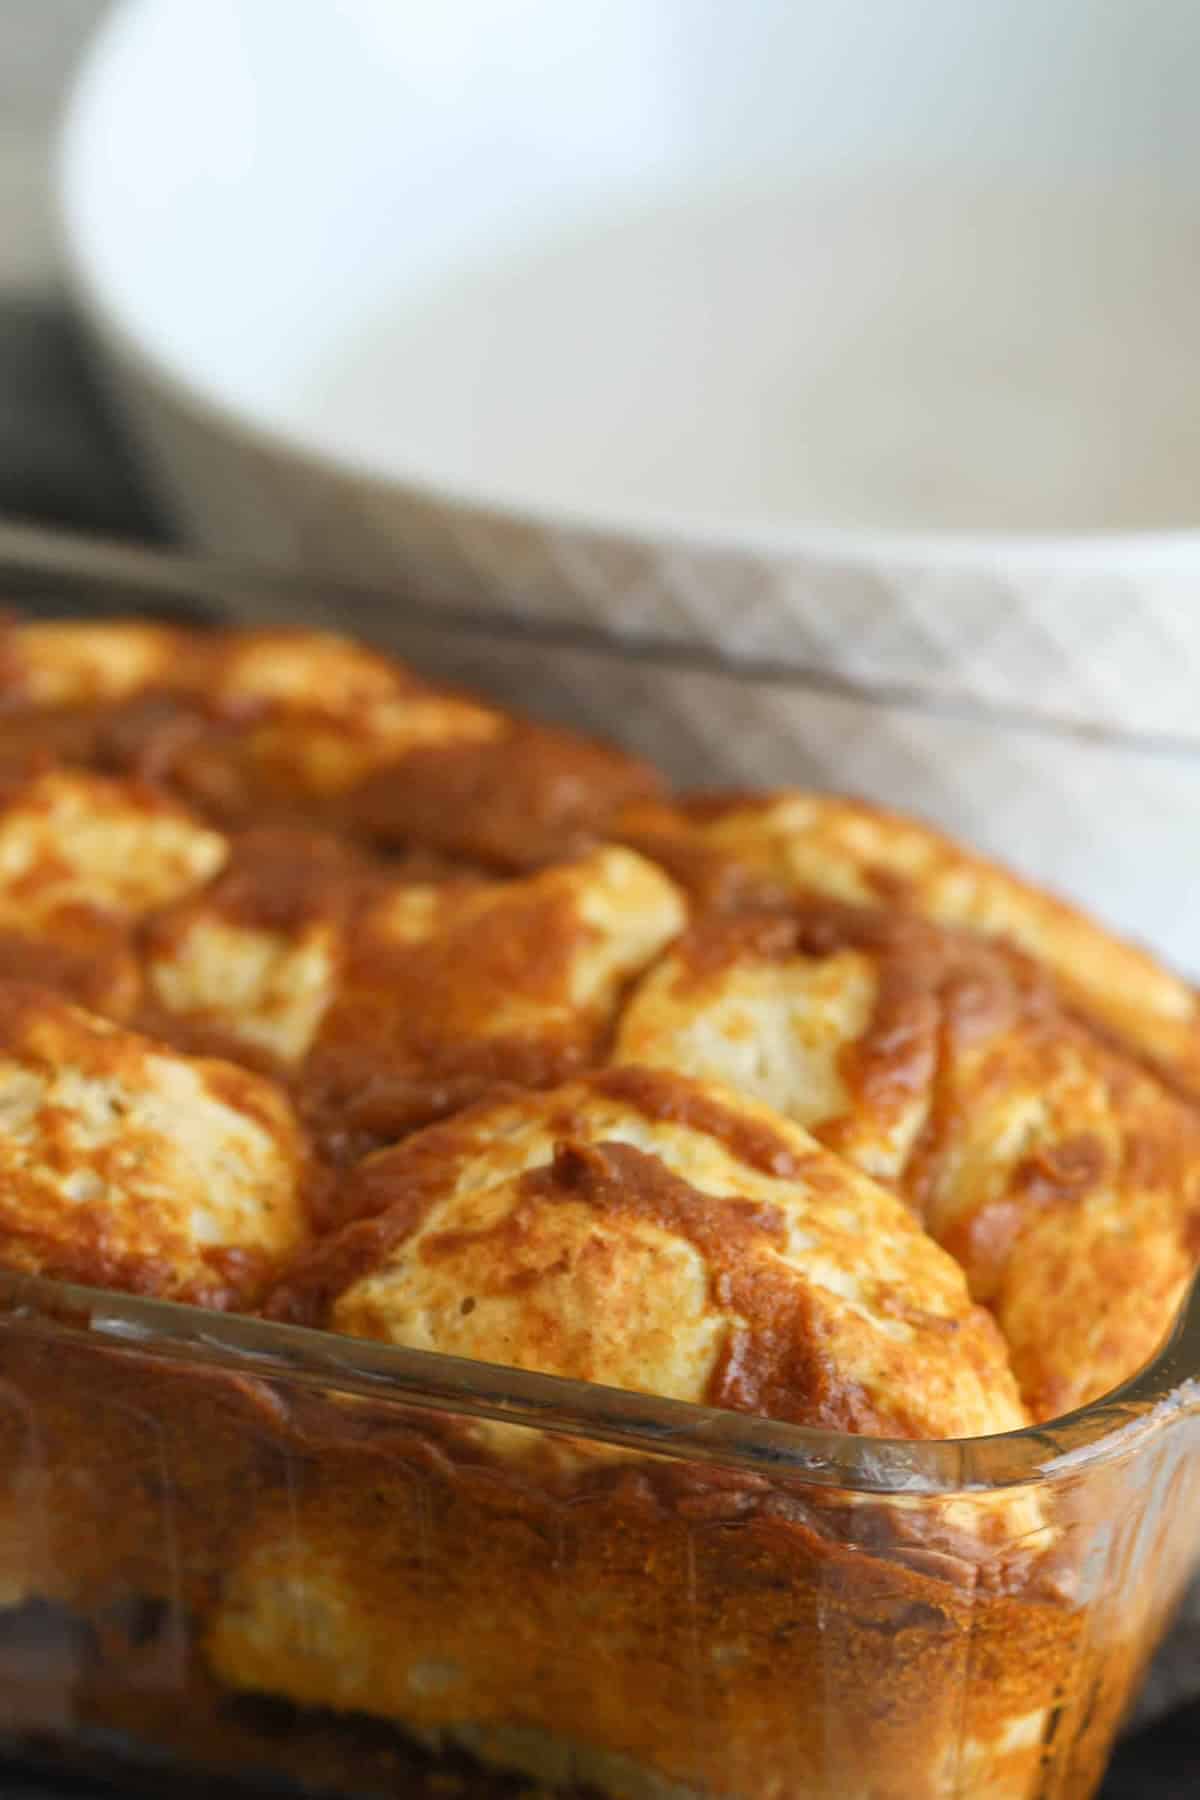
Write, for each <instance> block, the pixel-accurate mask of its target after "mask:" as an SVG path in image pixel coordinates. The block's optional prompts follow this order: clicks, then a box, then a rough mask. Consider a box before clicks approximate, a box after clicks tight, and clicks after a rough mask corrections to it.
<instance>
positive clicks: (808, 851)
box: [618, 791, 1200, 1098]
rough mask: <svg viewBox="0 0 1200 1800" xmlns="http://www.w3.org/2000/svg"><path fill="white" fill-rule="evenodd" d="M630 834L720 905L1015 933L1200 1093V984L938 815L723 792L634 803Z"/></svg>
mask: <svg viewBox="0 0 1200 1800" xmlns="http://www.w3.org/2000/svg"><path fill="white" fill-rule="evenodd" d="M618 830H619V835H620V836H621V837H622V838H623V839H624V840H625V841H626V842H628V843H632V844H633V845H635V846H636V847H639V848H641V849H642V850H643V851H644V852H645V854H647V855H649V856H654V857H656V859H657V860H658V861H660V862H661V863H662V864H663V866H664V867H665V868H667V869H669V870H670V871H671V872H672V873H673V874H674V875H675V876H676V879H678V880H679V881H681V882H682V883H683V884H684V885H685V886H687V887H688V888H689V890H690V891H691V892H693V894H695V895H696V897H697V898H698V900H699V901H700V902H701V904H702V905H704V906H705V907H706V908H711V907H729V906H735V907H736V906H739V905H745V904H747V903H751V904H753V903H766V904H771V903H772V902H778V901H781V900H787V899H790V898H792V897H794V896H795V895H796V894H799V893H805V892H808V893H812V894H820V895H824V896H826V897H827V898H829V899H833V900H842V901H847V902H849V903H851V904H854V905H867V906H878V905H885V906H888V907H890V908H893V909H896V910H899V911H903V912H909V913H914V914H916V915H917V916H919V917H922V918H926V919H929V920H930V921H932V922H934V923H936V924H942V925H949V926H954V927H961V928H963V929H967V930H970V931H975V932H979V933H981V934H983V935H985V936H988V937H997V938H1001V939H1006V940H1007V941H1009V942H1010V943H1012V944H1014V945H1016V946H1017V947H1018V948H1019V949H1021V950H1023V951H1025V952H1026V953H1027V954H1028V955H1030V956H1032V957H1035V958H1037V959H1038V960H1039V961H1040V962H1041V963H1043V964H1044V965H1045V967H1046V969H1047V970H1048V971H1049V972H1050V973H1051V974H1052V976H1053V977H1054V979H1055V981H1056V982H1057V983H1058V985H1059V987H1060V989H1061V991H1062V994H1063V996H1064V998H1065V999H1066V1001H1067V1002H1068V1003H1069V1004H1070V1005H1072V1006H1073V1007H1077V1008H1078V1009H1079V1010H1080V1011H1081V1012H1082V1013H1083V1014H1085V1015H1087V1016H1088V1017H1089V1018H1090V1019H1091V1020H1092V1021H1094V1022H1096V1023H1098V1024H1099V1025H1101V1026H1102V1027H1103V1028H1104V1029H1105V1030H1107V1031H1108V1032H1110V1033H1111V1034H1112V1035H1113V1037H1114V1038H1115V1039H1117V1040H1118V1041H1120V1042H1122V1043H1124V1044H1125V1045H1126V1046H1127V1047H1128V1048H1129V1049H1130V1050H1132V1051H1133V1052H1134V1053H1136V1054H1139V1055H1141V1056H1143V1057H1145V1058H1146V1059H1147V1060H1148V1061H1149V1062H1150V1063H1152V1064H1153V1065H1154V1066H1155V1067H1156V1068H1157V1069H1158V1070H1159V1071H1160V1072H1161V1073H1162V1074H1164V1075H1165V1076H1166V1077H1167V1078H1168V1079H1170V1080H1172V1081H1173V1082H1175V1083H1176V1084H1178V1086H1179V1087H1180V1088H1181V1089H1182V1090H1183V1091H1184V1092H1185V1093H1187V1094H1188V1095H1189V1096H1191V1097H1192V1098H1200V995H1198V994H1197V991H1196V989H1195V988H1193V987H1192V986H1191V985H1190V984H1189V983H1188V982H1185V981H1183V980H1181V979H1180V978H1179V977H1177V976H1175V975H1173V974H1171V973H1170V971H1169V970H1167V969H1165V968H1163V966H1162V965H1161V964H1160V963H1158V962H1157V961H1155V959H1154V958H1153V957H1152V956H1150V955H1149V954H1148V953H1147V952H1146V951H1144V950H1142V949H1140V948H1138V947H1137V946H1136V945H1133V944H1129V943H1126V942H1125V941H1124V940H1123V939H1121V938H1119V937H1117V936H1115V935H1114V934H1113V933H1111V932H1109V931H1106V930H1104V929H1103V927H1101V926H1100V925H1097V924H1096V923H1095V922H1094V921H1093V920H1091V919H1089V918H1088V917H1087V916H1086V915H1085V914H1083V913H1081V912H1079V911H1078V910H1077V909H1076V908H1075V907H1073V906H1069V905H1067V904H1066V902H1065V901H1062V900H1059V899H1057V898H1056V897H1055V896H1053V895H1051V894H1047V893H1045V892H1044V891H1043V890H1042V889H1039V888H1035V887H1032V886H1031V885H1030V884H1029V883H1027V882H1024V881H1021V880H1020V879H1019V878H1018V877H1017V876H1015V875H1013V874H1012V873H1010V872H1009V871H1008V870H1007V869H1004V868H1001V867H1000V866H999V865H998V864H996V863H993V862H989V861H988V860H987V859H986V858H984V857H982V856H978V855H974V854H972V853H971V852H969V851H967V850H965V849H964V848H963V847H962V846H961V845H960V844H956V843H955V842H954V841H953V840H952V839H950V838H947V837H945V836H943V835H942V834H941V833H940V832H937V831H935V830H933V829H932V827H930V826H928V825H925V824H923V823H921V822H920V821H918V820H916V819H911V818H907V817H905V816H903V815H902V814H899V813H892V812H887V811H885V810H884V809H883V808H882V807H876V806H870V805H868V804H867V803H866V802H865V801H861V800H853V799H847V798H844V797H842V796H839V795H833V794H815V793H806V792H798V791H797V792H792V793H782V794H775V795H743V796H731V797H728V798H722V797H720V796H712V797H705V798H700V799H697V800H694V801H686V802H683V803H682V804H679V805H674V806H672V805H665V804H651V805H648V806H637V807H633V808H631V809H630V810H629V811H628V812H627V813H626V814H625V815H623V817H622V819H621V821H620V824H619V827H618Z"/></svg>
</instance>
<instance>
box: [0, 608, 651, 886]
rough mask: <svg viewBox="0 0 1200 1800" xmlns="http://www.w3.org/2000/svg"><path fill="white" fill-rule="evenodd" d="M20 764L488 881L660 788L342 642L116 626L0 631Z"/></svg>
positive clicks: (588, 745)
mask: <svg viewBox="0 0 1200 1800" xmlns="http://www.w3.org/2000/svg"><path fill="white" fill-rule="evenodd" d="M38 752H41V753H42V754H45V753H50V754H53V755H58V756H64V757H66V758H67V759H68V760H70V761H72V762H77V763H86V764H89V765H91V766H93V767H97V768H102V769H108V770H113V771H119V772H123V773H128V772H131V773H136V774H141V775H146V776H151V777H153V778H154V779H155V780H157V781H159V782H162V783H165V784H167V785H169V786H171V787H172V788H174V789H175V790H176V791H177V792H179V793H180V794H181V795H183V796H184V797H185V798H187V799H188V800H189V801H190V802H192V803H193V804H195V805H197V806H199V807H200V808H201V809H202V810H203V811H204V812H206V813H207V814H208V815H209V816H210V817H212V818H214V819H216V820H217V821H219V822H220V823H221V824H223V825H225V826H230V827H239V826H244V825H246V824H247V823H262V822H265V821H267V820H276V821H280V822H290V823H297V822H301V823H307V824H315V825H319V826H331V827H333V828H335V829H337V830H340V831H344V832H349V833H351V834H352V835H355V836H358V837H360V838H362V839H364V840H370V841H375V842H382V843H385V844H388V845H395V846H400V847H405V846H410V845H416V846H424V847H427V848H431V849H435V850H438V851H441V852H444V853H447V854H450V855H453V856H456V857H465V858H467V859H469V860H473V861H476V862H480V863H484V864H488V865H490V866H492V867H495V868H500V869H520V868H531V867H536V866H538V865H540V864H543V863H546V862H549V861H552V860H554V859H555V858H557V857H560V856H564V855H572V854H576V853H577V852H578V851H580V850H581V849H584V848H586V847H587V846H588V845H589V844H592V843H594V842H595V841H596V840H597V838H598V837H599V836H600V835H602V833H603V829H604V827H605V825H606V823H607V821H608V819H609V818H610V817H611V816H612V815H613V814H614V813H615V812H616V811H617V810H618V809H619V808H620V807H622V806H625V805H628V804H630V803H631V802H633V801H635V800H638V799H641V798H648V797H650V796H651V795H653V794H655V793H657V792H658V791H660V789H661V785H662V784H661V782H660V781H659V779H658V777H657V775H656V774H655V773H654V771H653V770H652V769H651V768H650V767H649V766H648V765H647V764H645V763H642V762H639V761H638V760H637V759H635V758H633V757H630V756H626V755H624V754H622V753H621V752H619V751H617V750H614V749H611V748H609V747H608V746H605V745H602V744H597V743H594V742H592V741H590V740H589V739H586V738H583V737H580V736H579V735H577V734H574V733H571V732H566V731H560V730H555V729H553V728H551V727H547V726H540V725H534V724H532V723H530V722H529V721H526V720H521V719H516V718H513V717H512V716H510V715H508V714H506V713H503V712H501V711H499V710H498V709H496V708H495V707H491V706H487V705H485V704H484V703H483V702H481V701H479V700H476V699H473V698H471V697H468V696H465V695H462V694H458V693H455V692H453V691H451V690H449V689H446V688H440V687H435V686H433V685H431V684H429V683H427V682H424V681H421V680H420V679H419V678H418V677H417V676H415V675H413V674H412V673H411V672H410V671H409V670H408V669H406V668H405V667H404V666H403V665H402V664H400V663H397V662H395V661H393V660H392V659H390V658H387V657H385V656H383V655H381V654H379V653H377V652H374V651H370V650H367V649H365V648H363V647H361V646H359V645H357V644H354V643H352V642H350V641H349V640H347V639H344V638H339V637H335V636H332V635H330V634H324V633H316V632H303V631H260V632H242V633H221V634H213V635H207V634H203V633H187V632H183V631H174V630H168V629H164V628H161V627H158V626H149V625H141V624H137V623H133V622H116V623H112V624H104V625H98V624H88V625H10V626H8V627H7V628H6V629H5V630H4V631H3V632H2V633H0V765H4V764H7V765H8V766H14V765H16V766H23V765H24V764H25V763H27V761H28V759H29V757H30V755H31V754H36V753H38Z"/></svg>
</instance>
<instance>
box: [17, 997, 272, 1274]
mask: <svg viewBox="0 0 1200 1800" xmlns="http://www.w3.org/2000/svg"><path fill="white" fill-rule="evenodd" d="M0 1090H2V1094H3V1099H2V1102H0V1113H2V1125H3V1130H2V1131H0V1261H2V1262H3V1263H4V1265H5V1266H7V1267H9V1268H17V1269H26V1270H30V1271H33V1272H37V1273H40V1274H48V1275H57V1276H61V1277H65V1278H67V1279H70V1280H76V1281H83V1282H91V1283H94V1284H96V1285H97V1286H107V1287H120V1288H128V1289H131V1290H133V1291H134V1292H137V1293H145V1294H156V1295H161V1296H164V1297H166V1298H171V1299H177V1300H190V1301H193V1302H195V1303H197V1304H202V1305H207V1306H239V1305H241V1306H245V1305H247V1304H253V1302H254V1301H255V1299H256V1298H257V1297H258V1295H259V1294H260V1293H261V1292H262V1290H263V1288H264V1287H265V1286H266V1284H267V1283H268V1281H269V1280H270V1279H271V1278H272V1277H273V1276H274V1275H275V1274H276V1273H277V1271H278V1269H279V1267H280V1265H281V1263H282V1262H283V1261H284V1260H285V1259H286V1258H287V1257H288V1256H290V1255H291V1254H292V1253H293V1252H294V1251H295V1250H296V1249H297V1248H298V1247H299V1245H300V1243H301V1241H302V1240H303V1238H304V1237H305V1235H306V1232H307V1217H306V1212H305V1205H304V1190H305V1177H306V1159H305V1148H304V1141H303V1137H302V1135H301V1133H300V1132H299V1130H298V1128H297V1126H296V1123H295V1121H294V1119H293V1117H292V1113H291V1109H290V1107H289V1105H288V1103H287V1100H286V1098H285V1097H284V1095H283V1093H282V1092H281V1091H280V1090H279V1089H277V1088H275V1087H274V1086H273V1085H272V1084H271V1083H269V1082H267V1081H264V1080H263V1079H262V1078H261V1077H259V1076H257V1075H254V1074H251V1073H250V1071H249V1070H246V1069H241V1068H238V1067H236V1066H235V1065H233V1064H230V1063H220V1062H205V1061H195V1060H192V1059H189V1058H184V1057H181V1056H178V1055H173V1054H172V1053H170V1052H168V1051H166V1050H165V1049H163V1048H162V1047H161V1046H160V1045H156V1044H153V1043H151V1042H149V1041H148V1040H147V1039H145V1038H141V1037H138V1036H136V1035H135V1034H133V1033H131V1032H127V1031H121V1030H119V1029H118V1028H117V1027H116V1026H113V1025H111V1024H109V1023H107V1022H106V1021H104V1020H102V1019H99V1018H96V1017H95V1016H94V1015H92V1014H90V1013H85V1012H83V1011H81V1010H79V1009H77V1008H75V1007H72V1006H69V1005H68V1004H66V1003H65V1002H64V1001H62V1000H61V999H59V998H58V997H57V996H56V995H54V994H52V993H50V992H49V991H48V990H46V989H44V988H36V987H31V986H28V985H26V984H23V983H18V982H9V983H4V984H0Z"/></svg>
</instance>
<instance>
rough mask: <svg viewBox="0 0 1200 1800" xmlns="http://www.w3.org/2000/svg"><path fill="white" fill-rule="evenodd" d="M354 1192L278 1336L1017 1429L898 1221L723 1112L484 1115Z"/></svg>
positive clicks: (400, 1154) (957, 1280)
mask: <svg viewBox="0 0 1200 1800" xmlns="http://www.w3.org/2000/svg"><path fill="white" fill-rule="evenodd" d="M358 1180H359V1183H360V1187H361V1190H362V1198H361V1200H360V1209H361V1210H363V1211H364V1212H368V1213H373V1214H374V1216H372V1217H367V1218H364V1219H363V1220H361V1221H360V1222H359V1223H357V1224H355V1225H352V1226H350V1227H348V1228H347V1230H346V1231H345V1232H344V1233H342V1234H341V1235H340V1236H338V1237H335V1238H333V1239H331V1240H327V1241H326V1242H325V1243H324V1244H323V1245H322V1246H320V1247H319V1248H318V1249H317V1250H316V1251H315V1253H314V1255H313V1257H312V1259H311V1261H310V1262H309V1263H308V1264H307V1266H305V1267H302V1268H301V1269H300V1270H298V1271H297V1272H296V1274H295V1276H294V1277H293V1279H292V1280H291V1281H290V1282H289V1283H288V1284H287V1286H286V1288H285V1290H284V1291H282V1292H281V1293H280V1294H279V1295H278V1296H277V1297H276V1299H275V1301H274V1303H273V1307H272V1310H273V1311H274V1312H276V1313H277V1314H278V1315H281V1316H290V1317H301V1318H304V1317H308V1318H313V1317H315V1318H316V1319H317V1320H318V1321H321V1322H327V1323H329V1324H331V1325H333V1326H334V1327H335V1328H336V1329H338V1330H341V1331H345V1332H348V1333H350V1334H351V1335H358V1336H366V1337H380V1338H384V1339H386V1340H389V1341H391V1342H396V1343H405V1344H410V1345H414V1346H416V1347H418V1348H426V1349H437V1350H444V1351H449V1352H451V1353H453V1354H456V1355H463V1356H475V1357H478V1358H480V1359H482V1360H483V1361H488V1362H504V1363H511V1364H514V1365H516V1366H518V1367H524V1368H533V1369H539V1370H541V1371H542V1372H544V1373H549V1374H558V1375H569V1376H573V1377H575V1378H576V1379H579V1380H587V1381H599V1382H603V1383H606V1384H608V1385H611V1386H617V1387H632V1388H638V1389H641V1390H642V1391H644V1392H649V1393H660V1394H665V1395H668V1396H673V1397H675V1398H679V1399H687V1400H693V1401H704V1402H706V1403H708V1404H711V1405H720V1406H729V1407H733V1408H736V1409H739V1410H742V1411H749V1412H759V1413H766V1414H768V1415H769V1416H772V1417H776V1418H788V1419H792V1420H795V1421H797V1422H801V1423H807V1424H810V1425H823V1426H827V1427H829V1428H832V1429H841V1430H852V1431H866V1432H871V1433H874V1434H876V1435H883V1436H899V1437H927V1436H939V1435H940V1436H961V1435H969V1434H972V1433H978V1432H987V1431H998V1430H1007V1429H1011V1428H1013V1427H1015V1426H1018V1425H1019V1424H1021V1423H1022V1422H1023V1419H1024V1414H1023V1411H1022V1409H1021V1407H1020V1404H1019V1402H1018V1400H1017V1398H1016V1391H1015V1387H1014V1385H1013V1383H1012V1379H1011V1376H1010V1373H1009V1370H1008V1366H1007V1357H1006V1353H1005V1350H1004V1347H1003V1344H1002V1342H1001V1340H1000V1338H999V1335H998V1334H997V1333H996V1331H995V1328H994V1326H993V1325H992V1323H991V1321H990V1320H989V1319H988V1318H987V1316H986V1314H984V1313H983V1312H982V1311H981V1310H980V1309H978V1308H973V1307H972V1306H971V1305H970V1303H969V1301H968V1299H967V1293H966V1286H965V1283H964V1282H963V1279H962V1276H961V1273H960V1271H959V1270H958V1269H957V1268H956V1267H955V1265H954V1264H953V1262H952V1261H951V1260H950V1259H949V1258H948V1257H945V1256H944V1255H943V1254H942V1253H941V1252H939V1251H938V1250H937V1249H936V1247H935V1246H934V1245H933V1243H932V1241H931V1240H930V1239H929V1238H928V1237H927V1236H926V1235H925V1234H924V1233H923V1232H922V1231H921V1230H920V1228H919V1227H918V1226H917V1224H916V1223H915V1221H914V1220H913V1218H912V1216H911V1214H910V1213H909V1212H908V1211H907V1209H906V1208H905V1207H904V1206H903V1205H902V1203H901V1202H900V1201H898V1200H897V1199H895V1198H894V1197H893V1196H892V1195H891V1194H889V1193H887V1192H886V1191H885V1190H884V1189H882V1188H880V1187H878V1186H877V1185H876V1184H875V1183H874V1182H871V1181H869V1180H868V1179H866V1178H865V1177H863V1176H861V1175H859V1174H857V1172H855V1171H853V1170H852V1169H851V1167H850V1166H849V1165H848V1164H846V1163H844V1162H842V1161H841V1160H840V1159H838V1158H836V1157H834V1156H832V1155H830V1154H829V1153H828V1152H827V1151H824V1150H822V1149H821V1147H820V1146H819V1145H818V1144H817V1143H816V1142H815V1140H813V1139H811V1138H809V1136H808V1135H807V1134H806V1133H804V1132H802V1131H799V1130H797V1129H796V1128H794V1127H792V1126H789V1125H788V1124H787V1123H786V1122H785V1121H783V1120H781V1119H778V1118H777V1117H776V1116H775V1115H773V1114H771V1113H769V1112H767V1111H766V1110H765V1109H763V1108H761V1107H759V1106H757V1105H756V1104H755V1103H753V1102H751V1101H747V1100H745V1099H742V1098H740V1097H739V1096H737V1095H734V1094H731V1093H727V1092H723V1091H722V1090H720V1089H710V1088H706V1087H704V1086H702V1085H700V1084H697V1083H693V1082H689V1081H686V1080H684V1079H682V1078H680V1077H677V1076H671V1075H667V1074H665V1073H657V1074H655V1073H651V1072H649V1071H641V1072H638V1073H637V1074H636V1075H635V1074H634V1073H633V1072H631V1071H619V1072H616V1073H615V1074H613V1075H600V1076H596V1077H592V1078H590V1079H589V1080H587V1081H584V1082H580V1083H578V1084H575V1085H572V1086H568V1087H565V1088H560V1089H557V1090H555V1091H553V1092H551V1093H547V1094H543V1095H533V1094H526V1095H515V1096H513V1097H512V1098H511V1099H507V1100H506V1099H499V1100H496V1101H493V1102H490V1103H489V1102H484V1103H481V1104H480V1105H479V1106H477V1107H475V1108H473V1109H471V1110H470V1111H469V1112H467V1113H464V1114H461V1115H460V1116H459V1117H458V1118H457V1119H456V1120H454V1121H452V1122H451V1123H450V1124H448V1125H446V1126H442V1127H435V1128H434V1129H432V1130H430V1131H427V1132H424V1133H421V1134H418V1136H417V1137H415V1138H413V1139H411V1140H410V1141H409V1142H408V1143H407V1144H405V1145H403V1146H401V1147H400V1148H398V1149H396V1150H392V1151H385V1152H382V1153H381V1154H380V1155H379V1156H377V1157H374V1158H371V1159H370V1160H369V1161H368V1162H367V1163H365V1164H364V1165H363V1166H362V1168H361V1170H360V1171H359V1176H358ZM380 1209H382V1210H380Z"/></svg>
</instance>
